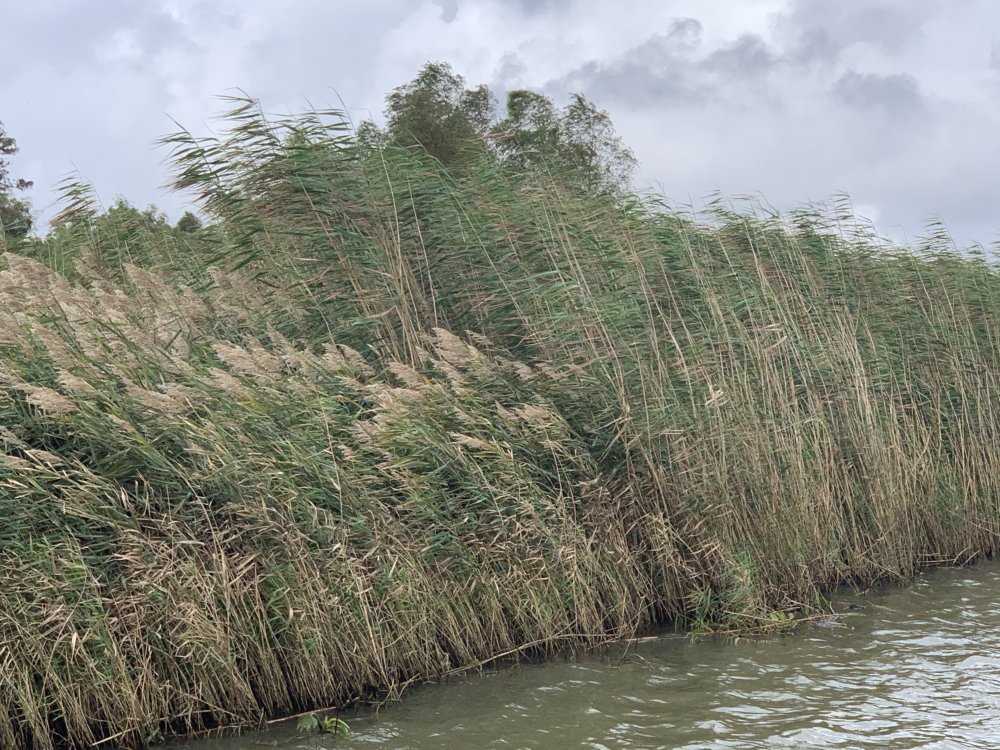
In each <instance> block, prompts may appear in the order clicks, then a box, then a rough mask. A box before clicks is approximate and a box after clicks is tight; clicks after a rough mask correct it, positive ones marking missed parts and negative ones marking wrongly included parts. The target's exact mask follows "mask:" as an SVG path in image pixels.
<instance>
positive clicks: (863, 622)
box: [181, 563, 1000, 750]
mask: <svg viewBox="0 0 1000 750" xmlns="http://www.w3.org/2000/svg"><path fill="white" fill-rule="evenodd" d="M835 607H836V608H837V609H841V610H844V609H847V608H848V607H854V608H852V609H850V611H849V612H847V614H845V615H844V616H843V617H842V618H837V619H835V620H832V621H830V620H828V621H823V622H821V623H820V622H817V623H811V624H806V625H803V626H801V627H800V628H799V629H797V630H796V631H795V632H794V633H792V634H789V635H783V636H777V637H773V638H769V639H764V640H745V641H739V642H736V643H734V642H731V641H722V640H715V639H709V640H700V641H694V640H692V639H690V638H685V637H684V636H683V635H675V634H669V635H666V636H664V637H662V638H657V639H655V640H649V641H643V642H639V643H636V644H634V645H631V646H630V647H628V648H623V647H621V646H617V647H614V648H610V649H606V650H603V651H601V652H598V653H593V654H586V655H583V656H577V657H574V658H572V659H568V660H561V661H555V662H548V663H543V664H522V665H519V666H515V667H512V668H505V669H502V670H497V671H492V672H487V673H485V674H477V675H472V676H468V677H465V678H462V679H457V680H454V681H449V682H445V683H442V684H434V685H425V686H422V687H420V688H416V689H414V690H411V691H410V692H408V693H407V694H406V695H405V696H404V698H403V700H402V701H400V702H397V703H391V704H389V705H388V706H386V707H384V708H382V709H381V710H380V711H378V712H372V711H370V710H360V711H355V712H348V713H347V714H344V715H343V716H342V718H343V719H345V720H346V721H347V723H348V724H349V725H350V727H351V730H352V732H353V734H352V736H351V737H350V738H336V739H334V738H331V737H329V736H326V737H324V736H321V735H313V736H308V737H303V736H299V737H296V736H295V726H294V723H292V724H290V725H278V726H276V727H274V728H272V729H271V730H270V731H267V732H262V733H254V734H251V735H245V736H243V737H240V738H233V739H222V740H212V741H205V742H197V743H193V744H189V745H187V744H186V745H183V746H181V747H183V748H185V750H195V749H196V750H260V748H261V747H274V748H279V749H280V750H299V749H301V750H307V749H308V750H347V749H358V748H368V749H370V750H374V749H375V748H378V749H380V750H404V749H405V750H430V749H431V748H434V750H476V749H477V748H503V749H504V750H514V749H517V748H538V749H547V748H554V749H556V750H558V749H559V748H593V749H595V750H603V749H605V748H608V749H610V748H637V749H638V748H685V749H686V750H695V748H698V749H705V750H707V749H708V748H783V747H790V748H813V747H815V748H827V747H830V748H838V747H840V748H868V747H870V748H990V749H991V750H993V749H995V748H1000V564H997V563H993V564H989V565H984V566H979V567H975V568H969V569H946V570H937V571H933V572H931V573H929V574H927V575H923V576H921V577H919V578H918V579H917V580H916V581H914V582H913V583H912V584H911V585H909V586H907V587H905V588H883V589H879V590H875V591H869V592H866V593H864V594H861V595H858V596H841V597H838V598H837V599H836V600H835Z"/></svg>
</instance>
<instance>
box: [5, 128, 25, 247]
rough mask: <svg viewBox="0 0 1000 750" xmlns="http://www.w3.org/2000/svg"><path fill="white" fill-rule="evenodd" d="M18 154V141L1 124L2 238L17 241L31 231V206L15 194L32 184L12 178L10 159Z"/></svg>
mask: <svg viewBox="0 0 1000 750" xmlns="http://www.w3.org/2000/svg"><path fill="white" fill-rule="evenodd" d="M17 152H18V148H17V141H15V140H14V139H13V138H12V137H11V136H9V135H7V131H6V130H4V127H3V123H2V122H0V237H4V236H6V237H7V238H15V239H16V238H20V237H23V236H24V235H26V234H27V233H28V232H30V231H31V206H30V205H29V203H28V202H27V201H26V200H21V199H19V198H17V197H16V195H15V193H16V192H17V191H23V190H27V189H28V188H30V187H31V185H32V183H31V182H30V181H29V180H23V179H18V180H15V179H14V178H12V177H11V176H10V157H12V156H14V155H15V154H16V153H17Z"/></svg>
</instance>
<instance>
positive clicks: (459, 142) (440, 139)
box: [366, 62, 496, 166]
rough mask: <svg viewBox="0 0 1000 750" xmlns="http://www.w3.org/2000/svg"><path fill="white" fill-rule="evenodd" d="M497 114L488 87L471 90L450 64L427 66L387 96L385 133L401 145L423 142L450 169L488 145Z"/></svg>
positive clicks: (420, 143)
mask: <svg viewBox="0 0 1000 750" xmlns="http://www.w3.org/2000/svg"><path fill="white" fill-rule="evenodd" d="M495 110H496V100H495V99H494V98H493V94H492V93H491V92H490V90H489V88H487V87H486V86H483V85H480V86H477V87H476V88H474V89H467V88H466V87H465V79H464V78H463V77H462V76H460V75H458V74H457V73H455V72H454V71H453V70H452V69H451V66H450V65H448V64H447V63H440V62H429V63H427V64H426V65H424V67H423V68H421V69H420V72H419V73H418V74H417V77H416V78H414V79H413V80H412V81H410V82H409V83H406V84H403V85H402V86H400V87H398V88H396V89H394V90H393V91H392V93H391V94H389V96H388V97H387V98H386V110H385V114H386V131H387V133H386V135H387V137H388V139H389V140H390V141H392V142H395V143H398V144H400V145H403V146H411V145H417V144H419V145H420V146H422V147H423V148H424V149H426V150H427V152H428V153H430V154H431V155H432V156H434V157H436V158H437V159H438V160H439V161H440V162H441V163H442V164H445V165H448V166H450V165H453V164H455V163H456V162H459V161H461V160H462V159H463V158H464V157H465V156H467V155H469V154H470V153H475V152H476V151H481V150H482V149H483V148H484V147H485V144H484V141H483V138H484V137H485V136H486V135H487V134H488V133H489V131H490V128H491V126H492V124H493V122H494V120H495V117H496V113H495ZM366 128H367V126H366ZM366 137H367V138H369V139H371V135H370V133H369V134H367V135H366Z"/></svg>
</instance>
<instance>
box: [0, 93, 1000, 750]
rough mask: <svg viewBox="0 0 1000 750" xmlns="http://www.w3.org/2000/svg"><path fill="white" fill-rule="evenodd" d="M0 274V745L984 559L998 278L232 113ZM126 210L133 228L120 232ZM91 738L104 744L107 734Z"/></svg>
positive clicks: (266, 701) (76, 215)
mask: <svg viewBox="0 0 1000 750" xmlns="http://www.w3.org/2000/svg"><path fill="white" fill-rule="evenodd" d="M229 124H230V126H231V127H230V129H229V130H228V131H227V133H226V134H225V135H224V136H221V137H219V138H216V139H201V138H195V137H194V136H192V135H190V134H188V133H178V134H176V135H174V136H171V137H169V138H168V139H166V140H167V142H168V143H169V144H170V145H171V146H172V147H173V149H174V164H175V167H176V175H177V177H176V185H175V186H176V187H177V188H178V189H183V190H187V191H194V192H195V194H196V196H197V199H198V201H199V203H200V205H201V206H202V208H203V210H204V212H205V213H206V215H208V216H210V217H211V219H212V222H211V223H210V225H209V226H207V227H205V228H201V229H197V231H193V232H186V233H179V232H177V231H175V230H174V229H173V228H171V227H168V226H166V225H165V224H163V223H162V222H159V223H158V222H156V221H154V220H152V219H150V217H149V216H148V215H146V216H145V218H143V216H144V215H141V214H139V213H138V212H132V213H129V212H128V211H118V212H117V213H116V212H115V211H109V212H103V213H102V212H101V211H99V210H98V209H97V208H96V207H95V205H94V201H93V198H92V196H91V195H90V194H89V193H88V191H87V189H86V188H85V187H84V186H80V185H70V186H68V187H67V191H66V194H67V203H66V205H67V208H66V211H65V212H64V214H63V215H62V216H61V217H60V219H59V222H58V226H57V228H56V229H54V230H53V231H52V232H51V233H50V234H49V235H48V236H47V237H45V238H43V239H40V240H39V239H35V240H26V241H24V242H22V243H20V244H17V245H13V246H10V247H8V252H7V253H6V255H5V256H4V259H5V263H4V268H5V270H3V271H2V272H0V319H2V322H0V415H2V416H0V425H2V427H0V447H2V451H0V518H2V519H3V523H2V524H0V576H2V579H3V580H2V585H0V746H2V747H5V748H24V749H27V748H32V749H33V750H51V749H52V748H56V747H66V746H74V747H91V746H95V745H96V746H99V747H100V746H108V747H110V746H112V745H115V744H118V745H124V746H142V745H144V744H145V743H146V742H147V741H148V740H149V739H150V738H153V737H156V736H158V735H160V734H172V733H179V734H183V733H190V732H195V731H199V730H203V729H206V728H211V727H219V726H230V725H239V724H248V723H249V724H253V723H257V722H259V721H261V720H262V719H263V718H264V717H271V716H278V715H282V714H289V713H293V712H296V711H302V710H308V709H310V708H314V707H317V706H327V705H331V704H335V703H343V702H347V701H350V700H354V699H357V698H363V697H365V696H367V695H370V694H371V693H372V691H386V690H389V691H391V690H393V689H394V688H397V687H399V686H401V685H403V684H406V683H408V682H410V681H414V680H421V679H426V678H430V677H432V676H434V675H439V674H441V673H443V672H445V671H448V670H450V669H452V668H454V667H457V666H463V665H470V664H476V663H480V662H482V661H484V660H488V659H490V658H491V657H495V656H497V655H499V654H504V653H512V652H516V651H518V650H521V649H524V648H526V647H528V646H530V647H531V648H533V649H536V650H538V651H542V652H544V651H547V650H550V649H555V648H560V647H563V646H566V645H567V644H586V643H591V642H597V641H603V640H606V639H607V638H609V637H625V636H629V635H632V634H634V633H636V632H637V631H640V630H642V629H644V628H648V627H650V626H652V625H654V624H662V623H668V622H672V621H675V622H681V623H683V624H686V625H689V626H690V625H698V624H710V625H715V626H724V627H727V628H752V627H754V626H755V625H758V624H760V623H762V622H767V621H768V618H769V617H770V615H771V614H772V613H774V612H776V611H793V610H797V609H801V608H803V607H807V606H812V605H815V604H816V603H817V601H819V600H820V596H821V593H822V592H823V591H824V590H827V589H829V588H830V587H831V586H833V585H836V584H838V583H841V582H845V581H853V582H861V583H866V582H872V581H876V580H883V579H904V578H906V577H907V576H910V575H911V574H913V572H914V571H915V570H917V569H918V568H920V567H921V566H925V565H928V564H933V563H942V562H949V563H951V562H965V561H969V560H972V559H973V558H976V557H981V556H988V555H992V554H993V553H994V552H995V550H996V546H997V540H998V532H1000V508H998V503H1000V441H998V431H1000V416H998V414H997V412H995V411H994V410H993V404H995V403H998V402H1000V341H998V333H1000V327H998V326H997V325H996V322H995V321H996V316H997V313H998V311H1000V275H998V272H997V270H996V269H995V267H993V266H991V265H990V264H988V263H987V262H986V261H985V260H984V259H983V258H981V257H976V256H974V255H971V254H960V253H957V252H955V251H954V250H952V249H951V248H950V245H949V243H948V241H947V238H946V237H944V236H943V235H939V236H933V237H931V238H929V239H927V240H926V241H925V242H924V243H923V244H922V245H921V246H920V247H917V248H913V249H910V250H899V249H893V248H891V247H887V246H886V245H885V244H884V243H880V242H878V241H876V240H875V239H874V238H873V237H871V236H870V235H869V234H868V233H867V232H866V231H864V230H863V229H859V228H858V227H857V226H856V225H855V223H854V221H853V219H852V218H851V217H850V215H849V212H846V211H843V210H839V211H834V212H833V213H832V214H829V213H827V214H822V213H820V212H816V211H801V212H798V213H796V214H793V215H792V216H790V217H779V216H775V215H772V214H769V213H768V212H766V211H763V210H759V211H757V212H755V213H752V212H751V213H748V212H737V211H733V210H731V209H730V208H728V207H726V206H724V205H722V204H721V203H720V204H719V205H717V206H715V207H714V209H713V210H712V211H710V212H709V214H708V215H705V216H701V217H692V216H687V215H684V214H682V213H679V212H677V211H672V210H668V209H667V208H665V207H664V206H662V205H657V204H656V202H655V201H652V200H650V199H643V200H640V199H639V198H637V197H628V196H621V195H600V194H588V193H586V192H584V191H580V190H574V189H572V188H571V187H569V186H568V185H567V184H566V182H565V181H563V180H560V179H559V177H558V175H552V174H543V173H541V172H538V171H536V172H533V173H530V174H521V175H512V174H510V173H509V172H508V171H505V170H504V169H503V168H501V166H498V165H497V164H496V163H495V162H494V161H491V160H490V159H488V158H483V159H479V160H475V161H472V162H470V163H467V164H464V165H463V166H462V168H461V169H452V170H446V169H444V168H442V167H441V165H440V164H438V163H436V162H435V161H434V160H433V159H430V158H429V157H428V156H427V155H426V153H423V152H420V151H419V150H418V149H399V148H394V147H386V148H382V149H378V150H370V149H369V150H365V149H363V148H361V147H360V146H359V145H358V144H357V143H356V142H355V141H354V139H353V138H352V137H351V135H350V131H349V130H348V128H347V126H346V125H345V124H344V122H343V120H342V119H341V118H340V117H339V116H338V114H337V113H332V112H317V113H310V114H307V115H305V116H301V117H295V118H286V119H277V120H276V119H268V118H265V117H264V116H263V115H262V114H261V113H260V112H259V111H258V110H257V109H256V108H255V106H254V105H253V103H252V102H249V101H246V102H239V101H238V102H236V107H235V109H234V111H233V112H232V113H231V114H230V115H229ZM137 217H138V218H137ZM102 743H103V744H102Z"/></svg>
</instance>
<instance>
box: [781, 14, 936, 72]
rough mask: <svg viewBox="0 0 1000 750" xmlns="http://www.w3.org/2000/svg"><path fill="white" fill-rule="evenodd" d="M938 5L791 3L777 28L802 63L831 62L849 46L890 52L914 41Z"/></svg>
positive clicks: (903, 47)
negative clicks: (863, 46)
mask: <svg viewBox="0 0 1000 750" xmlns="http://www.w3.org/2000/svg"><path fill="white" fill-rule="evenodd" d="M938 7H942V6H941V4H940V3H939V2H937V0H892V1H889V2H872V0H840V1H839V2H828V0H792V2H791V3H790V4H789V7H788V10H787V12H786V13H784V14H782V16H781V19H780V21H779V24H778V28H779V31H780V32H781V34H782V36H784V37H785V38H786V39H787V41H788V42H789V47H790V52H791V53H792V55H793V56H794V57H795V58H796V59H799V60H803V61H824V62H833V61H836V60H837V59H839V58H840V56H841V55H842V54H843V52H844V51H845V50H846V49H847V48H849V47H850V46H851V45H869V46H873V47H878V48H880V49H882V50H884V51H885V52H888V53H890V54H896V53H899V52H901V51H903V50H904V49H905V48H906V47H907V45H910V44H913V43H915V42H916V41H917V40H918V39H919V36H920V33H921V30H922V28H923V26H924V24H925V23H927V22H928V20H929V18H931V17H933V14H934V11H935V9H936V8H938ZM943 7H949V6H943Z"/></svg>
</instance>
